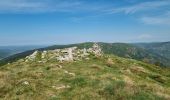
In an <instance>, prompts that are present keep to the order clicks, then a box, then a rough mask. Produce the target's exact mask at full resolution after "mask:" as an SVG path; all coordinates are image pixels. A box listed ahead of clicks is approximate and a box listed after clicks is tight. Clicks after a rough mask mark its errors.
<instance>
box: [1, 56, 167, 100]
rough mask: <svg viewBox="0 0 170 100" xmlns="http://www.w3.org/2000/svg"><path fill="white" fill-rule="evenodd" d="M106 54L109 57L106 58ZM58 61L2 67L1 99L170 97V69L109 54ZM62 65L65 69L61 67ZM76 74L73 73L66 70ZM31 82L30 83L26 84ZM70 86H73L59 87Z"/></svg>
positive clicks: (158, 99)
mask: <svg viewBox="0 0 170 100" xmlns="http://www.w3.org/2000/svg"><path fill="white" fill-rule="evenodd" d="M106 56H107V57H106ZM106 56H105V57H102V58H96V57H93V56H92V57H91V59H90V60H84V61H77V62H70V63H69V62H68V63H63V64H61V63H58V62H56V61H49V62H47V63H45V64H42V63H37V62H29V63H25V62H22V61H17V62H14V63H12V64H10V65H5V66H2V67H1V68H0V84H1V85H0V98H1V99H6V100H12V99H16V100H25V99H28V100H58V99H59V100H60V99H62V100H71V99H73V100H76V99H77V100H109V99H110V100H113V99H118V100H126V99H128V100H129V99H131V100H166V99H167V100H168V99H170V70H169V69H162V68H160V67H157V66H153V65H149V64H145V63H142V62H139V61H135V60H131V59H124V58H120V57H117V56H111V55H109V56H108V55H106ZM58 65H62V66H63V68H58ZM65 71H68V72H69V73H75V76H74V75H70V74H68V73H65ZM24 81H27V82H29V84H28V85H26V84H23V82H24ZM62 85H68V86H70V88H65V89H56V88H57V87H59V86H62Z"/></svg>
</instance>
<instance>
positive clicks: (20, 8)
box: [0, 0, 82, 13]
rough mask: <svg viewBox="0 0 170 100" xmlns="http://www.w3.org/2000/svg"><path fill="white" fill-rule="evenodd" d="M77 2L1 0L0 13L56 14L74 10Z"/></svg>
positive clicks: (69, 0) (78, 5)
mask: <svg viewBox="0 0 170 100" xmlns="http://www.w3.org/2000/svg"><path fill="white" fill-rule="evenodd" d="M81 3H82V2H80V1H78V0H36V1H35V0H1V1H0V13H8V12H57V11H63V12H64V11H71V10H76V8H77V7H80V6H81Z"/></svg>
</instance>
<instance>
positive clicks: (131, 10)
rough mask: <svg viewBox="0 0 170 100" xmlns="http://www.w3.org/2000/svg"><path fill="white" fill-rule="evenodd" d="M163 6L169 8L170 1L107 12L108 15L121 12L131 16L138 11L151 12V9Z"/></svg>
mask: <svg viewBox="0 0 170 100" xmlns="http://www.w3.org/2000/svg"><path fill="white" fill-rule="evenodd" d="M164 6H170V1H169V0H162V1H152V2H143V3H138V4H135V5H131V6H126V7H118V8H113V9H110V10H108V11H109V13H120V12H123V13H125V14H133V13H137V12H140V11H151V10H153V9H160V7H164Z"/></svg>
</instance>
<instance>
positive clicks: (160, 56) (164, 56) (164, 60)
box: [1, 42, 170, 67]
mask: <svg viewBox="0 0 170 100" xmlns="http://www.w3.org/2000/svg"><path fill="white" fill-rule="evenodd" d="M98 44H99V45H100V46H101V48H102V50H103V52H104V53H105V54H114V55H117V56H120V57H124V58H131V59H136V60H139V61H143V62H147V63H151V64H155V65H158V66H162V67H170V62H169V61H170V42H159V43H103V42H99V43H98ZM92 45H93V42H87V43H79V44H71V45H53V46H49V47H46V48H40V49H35V50H39V51H43V50H54V49H62V48H67V47H73V46H77V47H78V48H89V47H91V46H92ZM35 50H29V51H26V52H22V53H18V54H15V55H12V56H10V57H6V58H4V59H2V60H1V64H6V63H9V62H13V61H16V60H18V59H21V58H24V57H26V56H28V55H30V54H32V53H33V52H34V51H35Z"/></svg>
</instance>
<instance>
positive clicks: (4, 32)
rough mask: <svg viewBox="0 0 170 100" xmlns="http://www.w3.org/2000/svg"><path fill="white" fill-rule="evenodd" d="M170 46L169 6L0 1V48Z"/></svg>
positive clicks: (140, 1)
mask: <svg viewBox="0 0 170 100" xmlns="http://www.w3.org/2000/svg"><path fill="white" fill-rule="evenodd" d="M163 41H170V0H0V46H6V45H51V44H72V43H81V42H109V43H114V42H125V43H134V42H163Z"/></svg>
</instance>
